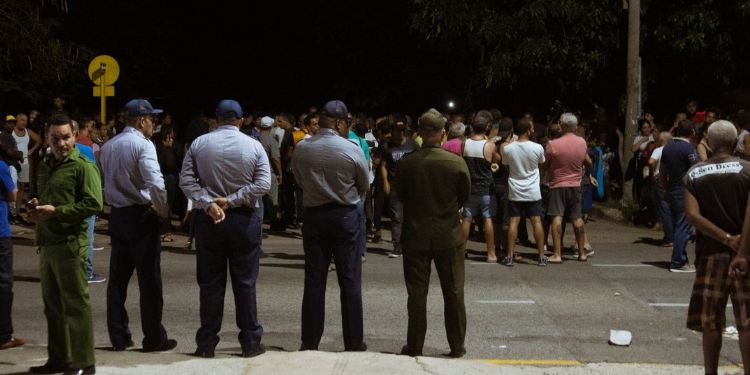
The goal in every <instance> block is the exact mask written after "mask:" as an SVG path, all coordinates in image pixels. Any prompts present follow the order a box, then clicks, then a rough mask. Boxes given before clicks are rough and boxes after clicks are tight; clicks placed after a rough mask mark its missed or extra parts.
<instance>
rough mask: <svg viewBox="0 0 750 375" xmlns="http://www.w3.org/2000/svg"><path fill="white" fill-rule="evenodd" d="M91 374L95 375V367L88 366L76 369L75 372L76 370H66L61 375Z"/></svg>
mask: <svg viewBox="0 0 750 375" xmlns="http://www.w3.org/2000/svg"><path fill="white" fill-rule="evenodd" d="M93 374H96V367H94V366H89V367H86V368H82V369H77V370H76V369H73V370H68V371H65V372H64V373H63V375H93Z"/></svg>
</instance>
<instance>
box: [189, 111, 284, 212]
mask: <svg viewBox="0 0 750 375" xmlns="http://www.w3.org/2000/svg"><path fill="white" fill-rule="evenodd" d="M180 188H182V191H183V192H184V193H185V196H186V197H188V199H192V200H193V201H194V204H195V206H194V207H195V208H198V209H205V208H206V207H207V206H209V205H211V203H212V202H213V200H214V198H219V197H225V198H227V201H228V202H229V206H230V207H249V208H254V207H258V204H257V202H258V201H259V200H260V199H261V198H262V197H263V196H264V195H266V193H268V191H269V190H270V189H271V166H270V164H269V163H268V156H267V155H266V151H265V150H264V149H263V146H261V144H260V142H258V141H256V140H255V139H253V138H251V137H249V136H247V135H245V134H243V133H241V132H240V130H239V129H238V128H237V127H236V126H234V125H229V124H224V125H221V126H219V127H218V128H216V129H215V130H213V131H212V132H210V133H208V134H204V135H202V136H200V137H198V138H196V139H195V141H193V144H192V145H191V146H190V149H188V152H187V154H186V155H185V160H184V161H183V162H182V171H181V172H180Z"/></svg>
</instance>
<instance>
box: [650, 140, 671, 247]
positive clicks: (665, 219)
mask: <svg viewBox="0 0 750 375" xmlns="http://www.w3.org/2000/svg"><path fill="white" fill-rule="evenodd" d="M656 142H657V144H658V145H659V147H657V148H655V149H654V151H653V152H651V159H649V161H648V168H649V171H650V173H649V177H650V178H651V181H652V184H653V185H652V186H653V187H654V188H653V189H651V200H652V202H653V204H654V206H655V207H656V209H657V211H659V217H660V218H661V224H662V225H661V228H662V231H663V232H664V237H663V238H662V241H661V246H662V247H672V243H673V241H674V224H673V223H672V211H671V210H670V209H669V204H667V201H666V200H665V194H666V187H665V186H662V185H661V180H660V179H659V167H660V165H661V154H662V150H664V146H665V145H666V144H668V143H669V142H672V133H670V132H668V131H663V132H661V133H659V134H658V136H657V137H656Z"/></svg>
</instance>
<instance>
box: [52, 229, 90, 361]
mask: <svg viewBox="0 0 750 375" xmlns="http://www.w3.org/2000/svg"><path fill="white" fill-rule="evenodd" d="M87 257H88V247H87V246H82V245H81V244H80V243H79V241H77V240H73V241H68V242H66V243H62V244H57V245H52V246H41V256H40V261H39V275H40V279H41V283H42V299H43V300H44V315H45V316H46V317H47V353H48V355H49V360H48V363H50V364H67V363H69V364H70V366H71V367H72V368H85V367H88V366H92V365H94V329H93V323H92V321H91V304H90V302H89V285H88V278H87V276H86V258H87Z"/></svg>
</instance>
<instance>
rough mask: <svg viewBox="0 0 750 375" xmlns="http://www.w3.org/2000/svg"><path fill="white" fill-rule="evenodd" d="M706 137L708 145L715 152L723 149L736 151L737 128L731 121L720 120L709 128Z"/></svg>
mask: <svg viewBox="0 0 750 375" xmlns="http://www.w3.org/2000/svg"><path fill="white" fill-rule="evenodd" d="M706 137H707V138H708V144H709V145H710V146H711V148H713V149H714V150H717V149H719V148H723V147H726V148H728V149H734V145H735V144H736V143H737V128H736V127H735V126H734V124H732V123H731V122H729V121H726V120H719V121H716V122H714V123H713V124H711V126H709V127H708V131H707V132H706Z"/></svg>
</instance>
